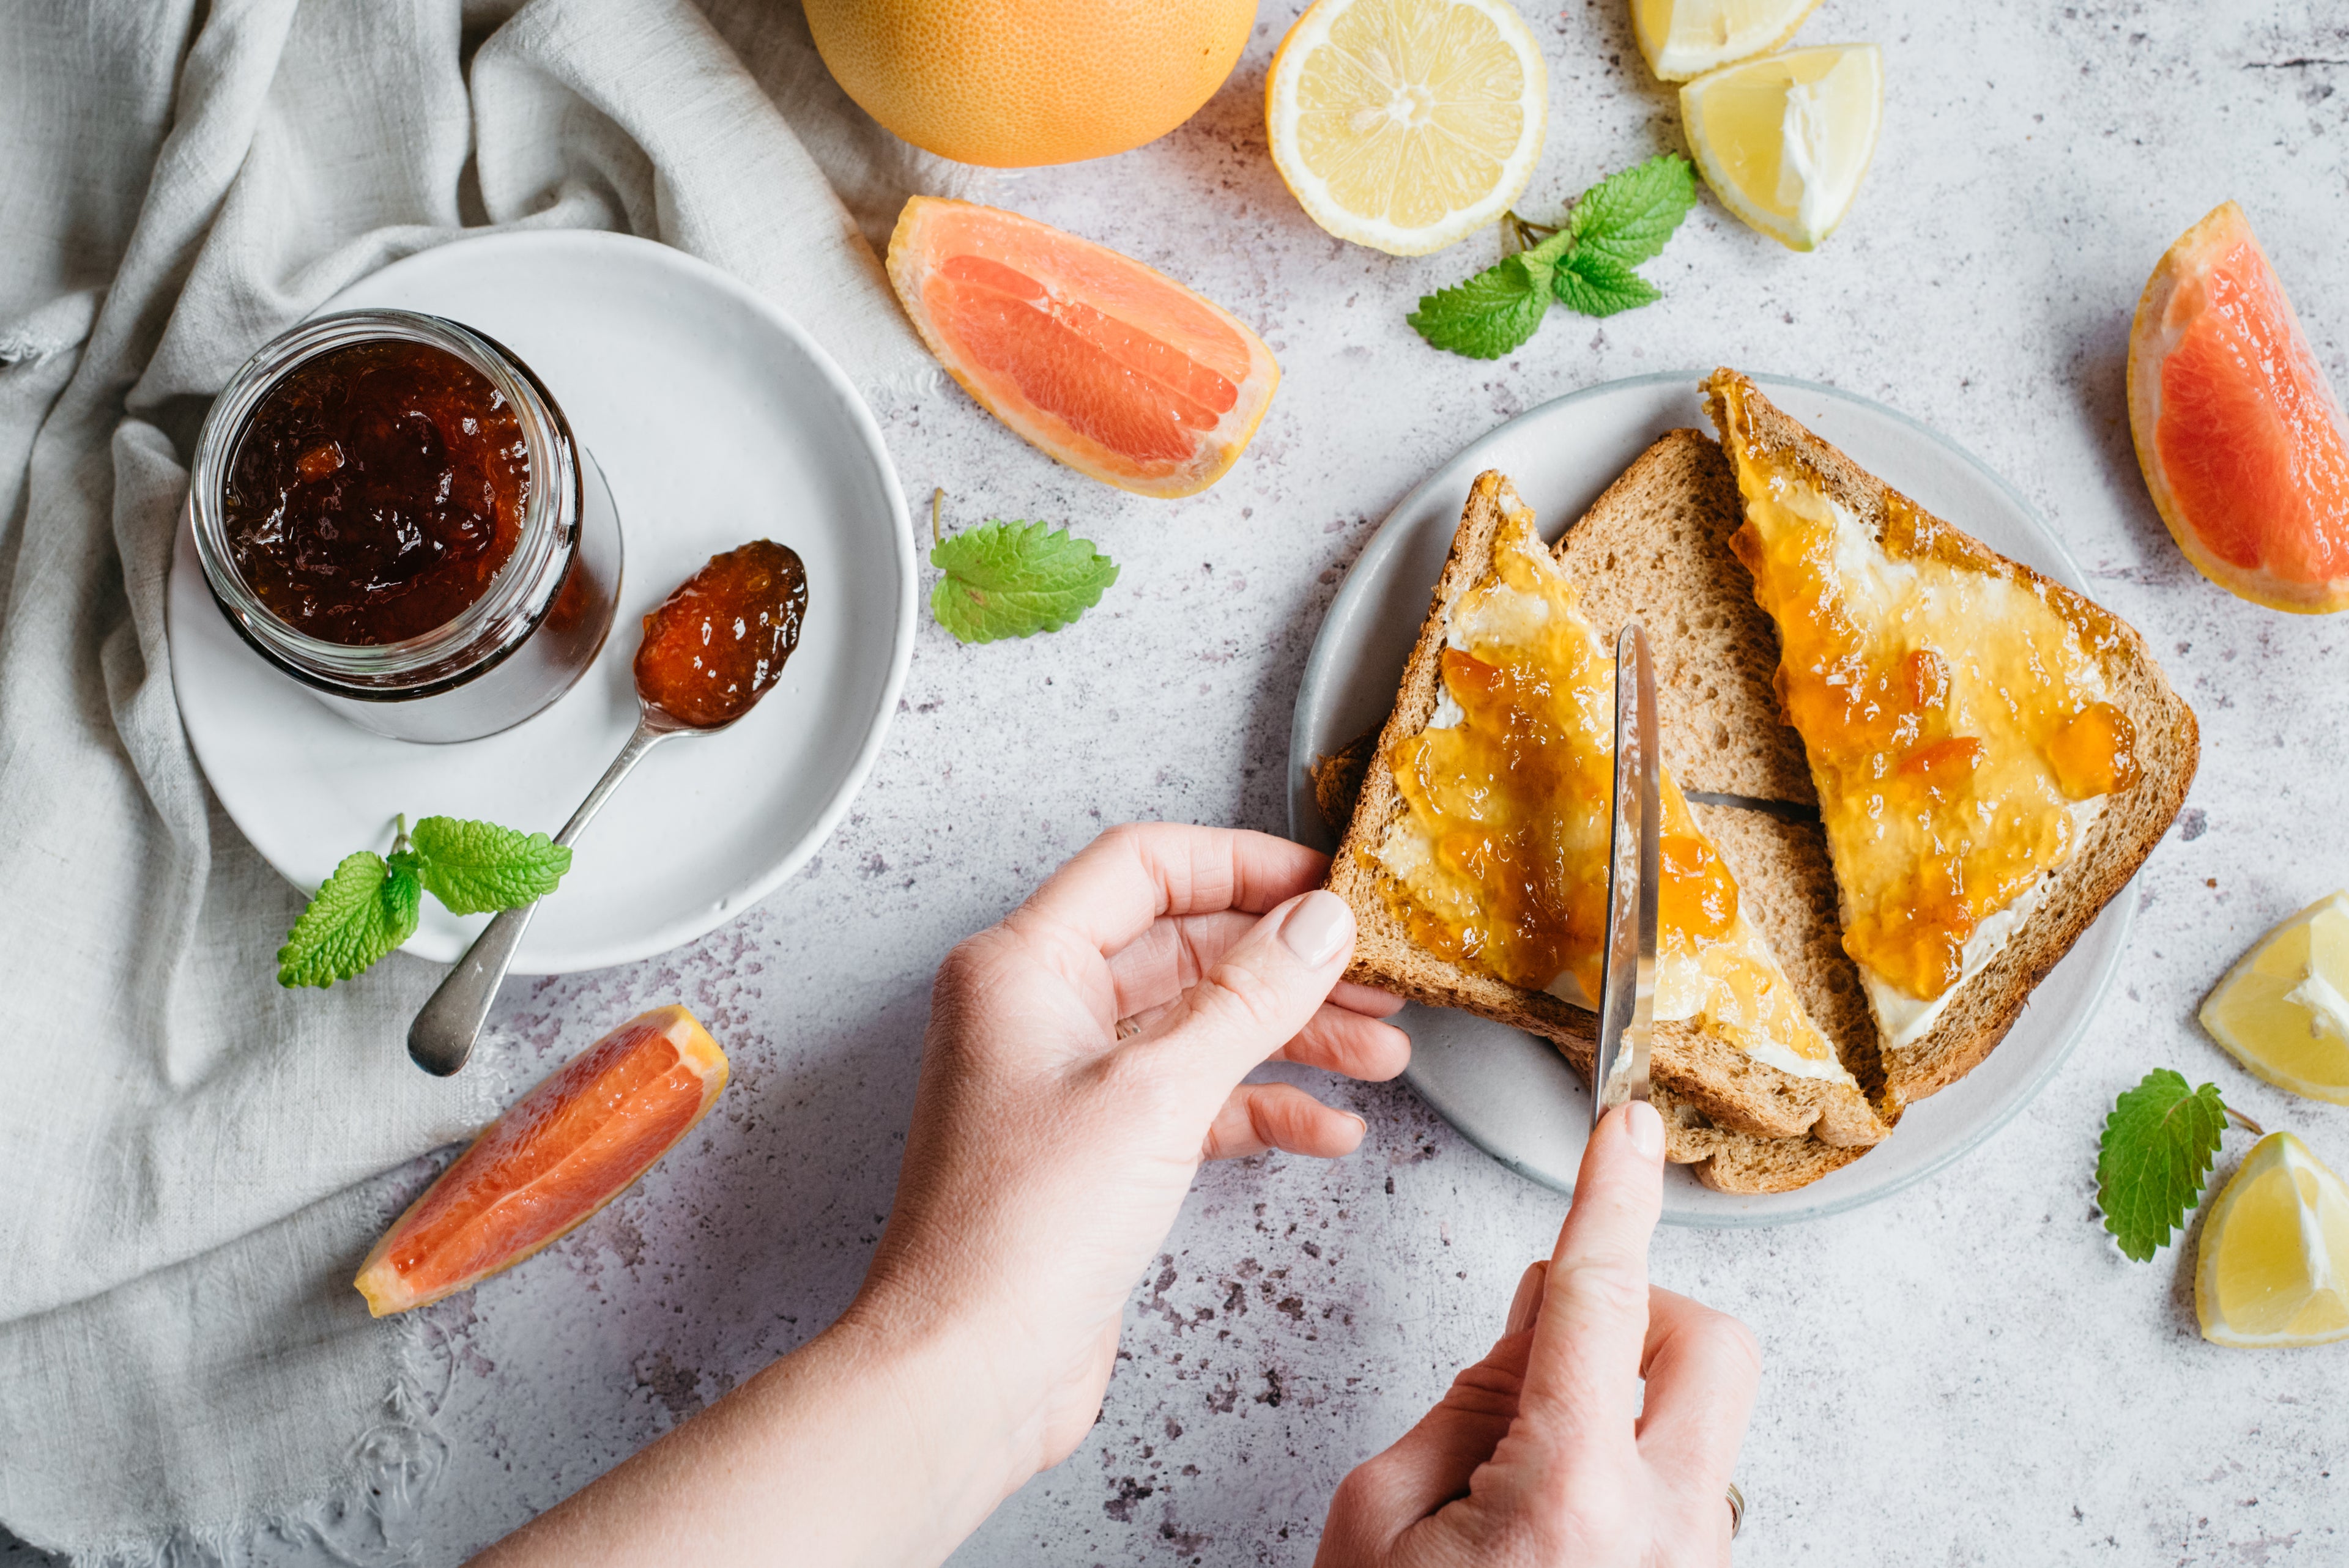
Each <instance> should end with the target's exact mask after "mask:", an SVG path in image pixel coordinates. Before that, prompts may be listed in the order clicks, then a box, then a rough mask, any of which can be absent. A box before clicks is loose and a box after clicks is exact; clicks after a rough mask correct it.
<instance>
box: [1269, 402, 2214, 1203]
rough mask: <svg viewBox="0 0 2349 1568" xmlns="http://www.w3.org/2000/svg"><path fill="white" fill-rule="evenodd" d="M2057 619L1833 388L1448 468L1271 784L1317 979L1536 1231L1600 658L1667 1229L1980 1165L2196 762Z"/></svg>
mask: <svg viewBox="0 0 2349 1568" xmlns="http://www.w3.org/2000/svg"><path fill="white" fill-rule="evenodd" d="M2084 582H2085V579H2084V578H2083V576H2082V573H2080V570H2079V568H2078V566H2077V565H2076V564H2075V562H2073V561H2072V559H2071V558H2070V556H2069V555H2068V554H2067V553H2066V552H2065V551H2064V547H2063V544H2062V543H2061V542H2060V541H2059V540H2057V539H2056V537H2055V536H2054V534H2053V533H2052V532H2051V531H2049V530H2048V528H2047V526H2046V524H2045V523H2044V522H2043V521H2041V520H2040V519H2039V518H2038V516H2037V515H2036V513H2034V512H2033V510H2032V508H2031V507H2030V505H2029V504H2028V503H2027V502H2025V501H2024V500H2023V498H2022V497H2021V496H2020V495H2019V494H2018V493H2016V491H2015V490H2013V488H2012V487H2011V486H2009V485H2008V484H2006V483H2005V482H2004V481H2003V480H2001V479H2000V478H1999V477H1998V476H1997V475H1996V474H1995V473H1994V472H1992V470H1991V469H1988V468H1987V467H1985V466H1984V465H1983V464H1982V463H1981V462H1979V461H1977V460H1976V459H1973V458H1972V457H1971V456H1970V455H1968V454H1967V453H1966V452H1964V451H1963V450H1961V449H1959V448H1958V447H1956V446H1955V445H1953V444H1952V443H1951V442H1950V441H1948V440H1947V439H1946V438H1942V437H1940V436H1939V435H1937V434H1935V433H1934V432H1933V431H1931V430H1930V429H1928V428H1925V427H1923V426H1921V425H1920V424H1918V423H1916V422H1915V421H1913V420H1911V419H1909V418H1907V417H1905V416H1903V415H1901V414H1899V413H1897V412H1895V411H1894V410H1892V409H1889V408H1887V407H1883V406H1881V405H1879V404H1877V403H1873V402H1870V401H1868V399H1865V398H1861V397H1855V396H1853V395H1852V394H1849V393H1847V392H1842V391H1838V390H1837V389H1835V388H1832V387H1820V386H1815V385H1811V384H1807V383H1803V382H1796V381H1790V380H1784V379H1780V378H1776V377H1747V376H1744V375H1741V374H1738V373H1736V372H1733V371H1728V370H1721V371H1716V372H1714V373H1713V374H1712V375H1711V376H1709V377H1708V376H1706V375H1704V374H1702V373H1701V372H1694V371H1692V372H1685V373H1671V374H1664V375H1658V376H1649V377H1638V378H1636V379H1632V380H1627V381H1618V382H1611V383H1609V384H1607V385H1605V386H1602V387H1592V388H1589V389H1588V390H1586V391H1583V392H1578V393H1575V394H1572V395H1570V396H1568V397H1561V398H1559V399H1557V400H1556V401H1554V402H1551V403H1548V404H1545V405H1543V406H1542V407H1538V408H1535V409H1533V410H1531V411H1529V412H1527V413H1526V414H1524V415H1522V416H1520V417H1518V418H1516V419H1513V420H1511V421H1510V422H1509V423H1507V424H1506V425H1504V426H1502V427H1500V428H1498V429H1495V430H1494V431H1492V432H1491V433H1490V434H1488V435H1486V436H1485V437H1483V438H1480V439H1478V440H1477V441H1475V442H1474V443H1472V444H1471V445H1470V446H1469V447H1468V448H1467V449H1465V450H1464V451H1462V452H1461V453H1460V454H1459V455H1458V456H1456V457H1454V459H1452V460H1451V461H1450V462H1448V463H1446V464H1445V465H1444V467H1442V468H1441V469H1438V470H1437V471H1436V472H1435V473H1433V475H1431V476H1430V477H1429V478H1428V479H1427V480H1425V481H1424V482H1423V483H1422V484H1421V485H1420V486H1419V487H1418V488H1417V489H1416V490H1413V492H1412V493H1411V494H1410V495H1409V496H1407V497H1406V498H1405V499H1404V500H1403V501H1402V504H1401V505H1399V506H1398V507H1397V508H1396V509H1395V510H1394V511H1393V512H1392V514H1390V515H1389V517H1388V518H1387V520H1386V521H1385V523H1384V524H1383V525H1382V526H1381V529H1380V531H1379V533H1378V535H1377V536H1376V537H1375V538H1374V539H1373V540H1372V541H1371V544H1370V546H1369V547H1368V548H1367V549H1366V550H1365V551H1364V552H1363V554H1362V556H1361V559H1360V560H1359V561H1358V562H1356V563H1355V565H1354V567H1353V569H1352V570H1351V572H1350V573H1349V575H1348V577H1347V579H1346V582H1345V583H1344V584H1343V586H1342V587H1341V588H1340V592H1339V594H1338V597H1337V599H1336V601H1335V602H1334V603H1332V605H1331V607H1330V614H1329V616H1328V618H1327V619H1326V620H1325V622H1324V623H1323V624H1322V628H1321V632H1320V634H1319V639H1318V640H1317V642H1316V644H1315V645H1314V649H1313V653H1312V655H1311V657H1310V659H1309V662H1308V664H1307V667H1306V673H1305V679H1304V683H1303V686H1302V687H1301V689H1300V690H1299V695H1298V702H1297V711H1296V717H1295V724H1294V729H1293V732H1292V736H1291V742H1290V780H1289V782H1290V824H1291V831H1292V833H1293V835H1294V836H1295V837H1297V838H1299V840H1301V841H1305V842H1308V843H1312V844H1315V845H1317V846H1318V847H1320V848H1323V849H1326V850H1330V851H1331V852H1332V857H1333V858H1332V861H1331V870H1330V888H1331V890H1332V891H1333V892H1337V893H1338V894H1339V895H1340V896H1341V897H1343V898H1345V899H1346V900H1347V902H1348V903H1350V905H1351V906H1352V907H1353V909H1354V913H1355V917H1356V922H1357V927H1358V932H1359V935H1358V938H1357V943H1356V951H1355V959H1354V965H1353V967H1352V968H1351V969H1350V971H1349V974H1348V977H1349V978H1350V979H1354V980H1357V981H1361V982H1362V983H1365V984H1369V985H1376V986H1379V987H1381V988H1382V989H1386V990H1390V991H1393V992H1395V993H1397V994H1400V995H1403V996H1405V997H1407V998H1409V999H1410V1001H1411V1002H1412V1004H1413V1006H1411V1007H1410V1008H1409V1009H1407V1011H1406V1014H1405V1016H1403V1017H1402V1018H1401V1019H1399V1020H1398V1021H1399V1022H1401V1023H1402V1024H1403V1026H1404V1027H1406V1028H1407V1029H1408V1030H1409V1031H1410V1033H1411V1035H1412V1038H1413V1061H1412V1066H1411V1068H1410V1070H1409V1073H1408V1074H1407V1078H1408V1080H1409V1081H1410V1082H1411V1083H1412V1085H1413V1087H1414V1088H1416V1089H1417V1090H1418V1091H1419V1092H1420V1093H1421V1094H1422V1095H1423V1097H1424V1098H1425V1099H1427V1100H1428V1101H1429V1103H1430V1104H1432V1105H1433V1107H1434V1108H1435V1109H1436V1110H1437V1111H1438V1112H1440V1113H1441V1114H1442V1115H1443V1116H1444V1118H1445V1119H1448V1120H1449V1121H1451V1122H1452V1124H1453V1125H1454V1127H1455V1128H1457V1129H1458V1130H1460V1131H1461V1132H1462V1133H1463V1134H1464V1136H1465V1137H1467V1138H1468V1139H1469V1140H1471V1141H1472V1142H1474V1143H1475V1144H1476V1145H1477V1146H1478V1147H1480V1148H1482V1149H1484V1150H1485V1151H1486V1152H1488V1153H1490V1154H1492V1155H1493V1156H1494V1157H1495V1159H1497V1160H1499V1161H1502V1162H1503V1163H1504V1164H1506V1165H1507V1166H1509V1167H1510V1168H1511V1169H1512V1170H1515V1171H1518V1172H1519V1173H1520V1174H1522V1175H1525V1176H1526V1177H1528V1178H1530V1179H1532V1180H1534V1181H1540V1182H1542V1183H1544V1184H1546V1185H1548V1186H1552V1187H1555V1188H1557V1189H1559V1190H1561V1191H1571V1190H1572V1186H1573V1180H1574V1174H1575V1171H1576V1168H1577V1166H1578V1164H1579V1162H1580V1159H1581V1151H1582V1145H1583V1142H1584V1140H1586V1138H1587V1137H1588V1128H1589V1118H1590V1099H1589V1095H1588V1089H1587V1088H1585V1075H1586V1074H1587V1073H1588V1070H1589V1068H1590V1063H1591V1054H1592V1048H1593V1042H1594V1040H1595V1038H1596V1036H1597V1018H1596V1016H1595V1014H1594V1012H1593V1010H1592V1008H1593V998H1594V997H1595V995H1597V991H1598V985H1599V968H1600V963H1601V959H1600V954H1599V950H1600V948H1601V947H1602V946H1603V944H1604V938H1605V927H1606V909H1607V894H1606V881H1605V878H1606V868H1607V862H1608V850H1609V806H1610V799H1611V796H1610V791H1611V788H1612V783H1611V780H1612V767H1613V758H1612V747H1613V734H1612V715H1613V711H1614V705H1613V679H1614V659H1613V657H1612V656H1611V655H1610V654H1609V650H1610V649H1612V648H1613V647H1614V645H1615V642H1616V638H1617V636H1618V634H1619V632H1620V631H1621V629H1622V628H1623V626H1624V625H1626V624H1629V623H1631V622H1634V621H1636V622H1637V623H1639V624H1640V625H1641V626H1643V627H1644V629H1645V633H1646V635H1647V638H1648V639H1649V641H1650V644H1651V647H1652V650H1653V658H1654V666H1655V677H1656V683H1657V710H1658V718H1659V723H1660V733H1661V752H1662V758H1663V764H1664V778H1663V784H1662V804H1663V810H1662V835H1663V836H1662V842H1661V866H1662V879H1661V913H1660V916H1659V920H1660V927H1659V931H1660V934H1659V943H1658V965H1657V972H1656V1023H1655V1026H1654V1030H1653V1034H1652V1044H1651V1076H1652V1079H1653V1088H1652V1095H1653V1099H1654V1100H1655V1103H1656V1105H1657V1107H1658V1109H1660V1110H1661V1112H1662V1113H1663V1115H1664V1119H1665V1126H1666V1152H1667V1155H1668V1156H1669V1158H1670V1159H1671V1162H1672V1166H1673V1172H1672V1174H1671V1178H1670V1180H1669V1181H1668V1183H1667V1190H1666V1199H1665V1214H1666V1217H1667V1218H1669V1219H1672V1220H1675V1221H1678V1222H1683V1223H1693V1224H1722V1225H1734V1224H1754V1223H1771V1222H1781V1221H1785V1220H1791V1219H1797V1218H1806V1217H1811V1216H1816V1215H1819V1214H1824V1213H1829V1212H1836V1211H1838V1210H1842V1209H1847V1208H1850V1207H1852V1206H1854V1205H1856V1204H1859V1203H1863V1202H1869V1201H1871V1200H1873V1199H1876V1198H1878V1197H1882V1196H1884V1195H1885V1194H1887V1193H1889V1192H1891V1191H1896V1190H1898V1189H1899V1188H1900V1187H1903V1186H1906V1185H1907V1184H1909V1182H1911V1181H1917V1180H1920V1178H1922V1177H1924V1176H1926V1175H1929V1174H1930V1173H1931V1172H1933V1171H1937V1170H1939V1169H1940V1168H1941V1167H1943V1166H1944V1165H1947V1164H1948V1163H1949V1162H1950V1161H1953V1160H1955V1159H1957V1158H1958V1157H1960V1156H1961V1155H1962V1154H1963V1153H1965V1152H1966V1151H1967V1150H1971V1149H1972V1148H1974V1147H1975V1146H1976V1145H1978V1144H1979V1143H1981V1142H1982V1140H1984V1139H1986V1138H1988V1137H1989V1136H1990V1135H1991V1134H1992V1132H1994V1131H1995V1130H1997V1129H1998V1128H1999V1127H2000V1126H2002V1124H2003V1123H2004V1122H2005V1121H2006V1120H2007V1119H2008V1118H2010V1117H2012V1116H2013V1114H2014V1113H2015V1112H2016V1111H2017V1110H2019V1109H2021V1108H2022V1107H2023V1105H2024V1104H2025V1103H2027V1102H2028V1101H2029V1100H2030V1099H2031V1097H2032V1096H2033V1094H2034V1093H2035V1092H2036V1091H2037V1090H2038V1088H2040V1086H2041V1085H2042V1084H2044V1082H2045V1081H2046V1080H2047V1078H2049V1076H2050V1075H2052V1074H2053V1073H2054V1071H2055V1069H2056V1068H2058V1067H2059V1066H2061V1064H2062V1062H2063V1060H2064V1057H2065V1056H2066V1055H2067V1054H2068V1053H2069V1051H2070V1049H2071V1047H2072V1046H2073V1045H2074V1043H2075V1042H2076V1041H2077V1039H2078V1038H2079V1037H2080V1035H2081V1033H2082V1032H2083V1031H2084V1030H2085V1028H2086V1026H2087V1025H2088V1023H2089V1021H2090V1019H2091V1018H2092V1016H2093V1015H2094V1013H2095V1008H2096V1006H2097V1004H2098V1003H2099V1002H2100V1001H2101V999H2102V997H2103V995H2104V993H2105V990H2106V986H2107V985H2109V983H2110V981H2111V978H2112V975H2113V973H2114V970H2115V968H2116V965H2117V964H2118V962H2119V959H2120V955H2121V953H2122V950H2123V948H2124V946H2125V944H2126V943H2127V934H2128V925H2129V917H2130V913H2131V901H2129V900H2127V899H2126V898H2123V897H2121V896H2120V895H2121V893H2122V892H2123V890H2124V889H2125V888H2126V887H2127V882H2128V881H2129V879H2130V877H2131V876H2133V875H2134V874H2135V872H2136V871H2137V866H2138V865H2139V864H2140V863H2142V861H2144V859H2145V857H2146V856H2147V854H2148V853H2149V852H2150V851H2151V850H2152V848H2153V846H2154V845H2155V844H2156V843H2157V842H2158V841H2159V840H2160V838H2161V836H2162V835H2163V833H2164V832H2165V831H2167V830H2168V826H2169V823H2170V821H2171V820H2172V819H2173V818H2174V817H2175V816H2176V814H2177V812H2178V808H2179V806H2180V805H2181V804H2182V803H2183V801H2184V799H2185V796H2186V790H2187V788H2188V786H2189V783H2190V782H2191V780H2192V778H2193V774H2194V769H2195V763H2196V759H2197V756H2198V738H2197V731H2196V727H2195V723H2194V717H2193V714H2192V712H2191V711H2190V710H2189V708H2188V707H2187V706H2186V704H2185V703H2184V702H2183V701H2182V700H2181V699H2180V698H2179V697H2178V694H2177V693H2176V692H2175V691H2174V690H2173V689H2172V688H2171V686H2170V685H2169V683H2168V680H2167V679H2166V678H2165V677H2164V676H2163V675H2162V673H2161V670H2160V667H2159V665H2158V663H2157V662H2156V661H2155V659H2154V658H2153V656H2152V655H2151V653H2150V652H2149V650H2148V649H2147V646H2146V644H2145V642H2144V639H2143V638H2141V637H2140V636H2139V635H2138V634H2137V633H2136V631H2134V630H2133V629H2132V628H2130V627H2129V626H2128V625H2127V624H2125V623H2123V622H2122V621H2120V620H2119V619H2118V618H2117V617H2116V616H2114V615H2113V614H2110V613H2109V612H2108V611H2106V610H2104V609H2103V608H2102V607H2100V606H2098V605H2097V604H2095V603H2094V602H2093V601H2092V600H2090V599H2088V598H2087V597H2086V595H2085V593H2084V592H2083V585H2084Z"/></svg>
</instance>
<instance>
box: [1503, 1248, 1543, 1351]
mask: <svg viewBox="0 0 2349 1568" xmlns="http://www.w3.org/2000/svg"><path fill="white" fill-rule="evenodd" d="M1548 1284H1549V1264H1546V1263H1535V1264H1527V1265H1526V1272H1525V1273H1524V1274H1519V1275H1518V1276H1517V1294H1516V1295H1515V1296H1513V1297H1511V1298H1510V1301H1509V1322H1508V1326H1506V1328H1504V1329H1502V1330H1501V1333H1502V1335H1503V1336H1505V1337H1506V1336H1508V1335H1512V1334H1523V1333H1524V1332H1525V1331H1526V1329H1528V1328H1531V1327H1532V1326H1534V1319H1535V1318H1537V1317H1539V1316H1540V1315H1541V1304H1542V1292H1543V1290H1544V1289H1545V1288H1546V1287H1547V1285H1548Z"/></svg>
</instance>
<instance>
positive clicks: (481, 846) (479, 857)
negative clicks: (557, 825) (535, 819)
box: [392, 817, 571, 914]
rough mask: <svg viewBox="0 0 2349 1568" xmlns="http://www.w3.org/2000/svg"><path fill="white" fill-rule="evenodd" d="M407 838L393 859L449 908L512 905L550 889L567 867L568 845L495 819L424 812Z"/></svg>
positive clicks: (463, 910) (477, 910)
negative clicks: (406, 844) (406, 846)
mask: <svg viewBox="0 0 2349 1568" xmlns="http://www.w3.org/2000/svg"><path fill="white" fill-rule="evenodd" d="M409 844H410V846H411V847H410V848H409V849H408V850H406V851H402V852H401V853H399V854H396V855H394V856H393V857H392V864H393V865H394V866H395V867H404V868H405V869H407V870H409V872H412V873H413V874H414V875H415V876H416V877H417V878H418V879H419V881H421V882H423V884H424V886H425V887H426V888H427V889H428V890H429V892H431V894H432V896H433V897H434V898H437V899H439V900H440V902H441V903H443V904H445V905H447V906H448V909H449V913H450V914H481V913H484V912H486V911H489V910H496V909H517V908H519V907H521V906H522V905H523V904H525V903H533V902H535V901H536V900H538V899H542V898H544V897H545V896H546V895H547V894H548V893H551V892H554V890H555V888H556V887H557V886H558V885H559V884H560V883H561V882H562V881H563V876H564V872H568V871H569V870H570V869H571V851H570V849H569V847H568V846H566V845H563V844H558V843H555V842H554V841H551V840H550V839H548V838H547V836H546V835H545V834H544V833H523V832H520V831H518V830H514V829H512V828H501V827H499V826H498V825H497V824H496V823H495V822H471V821H462V820H459V819H457V818H455V817H427V818H425V819H424V820H421V821H419V822H418V823H417V824H416V826H415V828H414V829H413V830H411V831H410V832H409Z"/></svg>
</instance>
